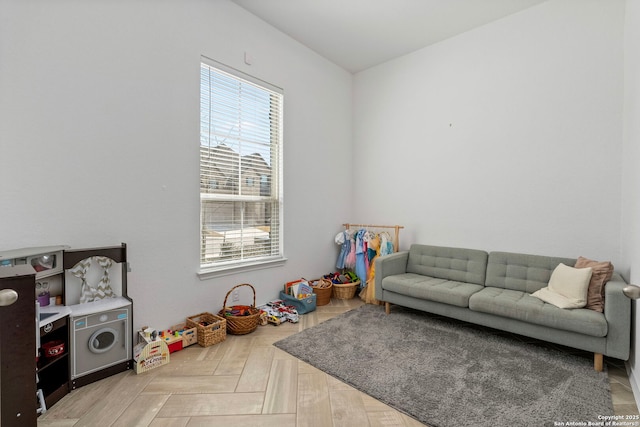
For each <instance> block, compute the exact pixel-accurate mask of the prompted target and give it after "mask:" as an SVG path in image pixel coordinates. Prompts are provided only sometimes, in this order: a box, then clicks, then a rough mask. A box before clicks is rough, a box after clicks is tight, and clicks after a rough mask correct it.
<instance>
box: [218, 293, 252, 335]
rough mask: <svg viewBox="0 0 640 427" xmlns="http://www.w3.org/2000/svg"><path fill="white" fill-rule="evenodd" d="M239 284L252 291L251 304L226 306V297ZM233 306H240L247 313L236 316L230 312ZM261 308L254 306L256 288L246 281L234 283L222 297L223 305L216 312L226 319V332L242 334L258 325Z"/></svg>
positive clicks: (249, 331)
mask: <svg viewBox="0 0 640 427" xmlns="http://www.w3.org/2000/svg"><path fill="white" fill-rule="evenodd" d="M241 286H248V287H250V288H251V290H252V291H253V304H252V305H251V306H250V307H249V306H231V307H228V306H227V298H229V295H231V293H232V292H233V290H234V289H236V288H239V287H241ZM234 307H242V308H243V309H244V310H245V311H246V312H247V313H248V314H247V315H245V316H236V315H233V314H230V312H231V311H233V309H234ZM260 313H261V310H260V309H258V308H256V290H255V288H254V287H253V286H251V285H250V284H248V283H242V284H240V285H236V286H234V287H233V288H231V290H230V291H229V292H227V295H226V296H225V297H224V305H223V307H222V310H220V312H219V313H218V314H219V315H220V316H221V317H224V318H225V319H226V321H227V332H229V333H230V334H233V335H244V334H248V333H251V332H253V331H255V330H256V328H257V327H258V322H259V320H260Z"/></svg>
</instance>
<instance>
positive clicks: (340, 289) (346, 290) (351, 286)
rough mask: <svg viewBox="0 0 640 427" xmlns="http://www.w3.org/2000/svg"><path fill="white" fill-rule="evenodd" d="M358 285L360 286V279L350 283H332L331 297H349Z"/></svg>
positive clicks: (354, 293) (353, 293) (352, 295)
mask: <svg viewBox="0 0 640 427" xmlns="http://www.w3.org/2000/svg"><path fill="white" fill-rule="evenodd" d="M358 286H360V280H356V281H355V282H351V283H342V284H340V283H334V284H333V297H334V298H336V299H351V298H353V297H354V296H355V295H356V290H358Z"/></svg>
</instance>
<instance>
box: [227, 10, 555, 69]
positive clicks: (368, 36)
mask: <svg viewBox="0 0 640 427" xmlns="http://www.w3.org/2000/svg"><path fill="white" fill-rule="evenodd" d="M232 1H233V2H234V3H236V4H238V5H240V6H241V7H243V8H244V9H246V10H248V11H249V12H251V13H253V14H254V15H256V16H258V17H259V18H261V19H262V20H264V21H266V22H268V23H269V24H271V25H272V26H274V27H276V28H278V29H279V30H280V31H282V32H284V33H285V34H288V35H289V36H290V37H292V38H293V39H295V40H297V41H299V42H300V43H302V44H304V45H305V46H307V47H309V48H311V49H312V50H314V51H316V52H317V53H319V54H320V55H322V56H324V57H325V58H327V59H329V60H331V61H333V62H334V63H336V64H338V65H340V66H341V67H343V68H345V69H347V70H349V71H351V72H353V73H356V72H358V71H362V70H364V69H367V68H369V67H372V66H374V65H377V64H380V63H382V62H385V61H388V60H390V59H393V58H396V57H398V56H401V55H404V54H407V53H409V52H413V51H415V50H417V49H420V48H422V47H425V46H428V45H430V44H433V43H436V42H438V41H440V40H443V39H446V38H449V37H452V36H454V35H456V34H460V33H462V32H465V31H468V30H470V29H472V28H475V27H478V26H481V25H484V24H486V23H488V22H491V21H495V20H496V19H500V18H502V17H504V16H507V15H510V14H512V13H515V12H518V11H520V10H523V9H526V8H528V7H531V6H533V5H536V4H538V3H542V2H544V1H546V0H232Z"/></svg>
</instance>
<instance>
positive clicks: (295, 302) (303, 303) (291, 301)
mask: <svg viewBox="0 0 640 427" xmlns="http://www.w3.org/2000/svg"><path fill="white" fill-rule="evenodd" d="M316 297H317V295H316V294H312V295H310V296H308V297H306V298H304V299H298V298H295V297H292V296H291V295H287V294H285V293H284V291H280V299H281V300H282V301H284V303H285V305H291V306H293V307H295V308H296V311H297V312H298V314H305V313H309V312H312V311H313V310H315V309H316Z"/></svg>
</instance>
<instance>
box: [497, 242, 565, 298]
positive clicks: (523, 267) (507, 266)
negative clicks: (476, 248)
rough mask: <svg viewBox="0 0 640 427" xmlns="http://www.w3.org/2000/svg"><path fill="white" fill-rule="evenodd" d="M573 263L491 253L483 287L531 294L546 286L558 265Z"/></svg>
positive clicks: (513, 254)
mask: <svg viewBox="0 0 640 427" xmlns="http://www.w3.org/2000/svg"><path fill="white" fill-rule="evenodd" d="M575 262H576V260H575V259H571V258H558V257H548V256H542V255H527V254H518V253H511V252H491V253H490V254H489V261H488V264H487V280H486V282H485V285H486V286H492V287H496V288H504V289H512V290H514V291H522V292H528V293H530V294H532V293H534V292H535V291H537V290H538V289H542V288H544V287H546V286H547V284H548V283H549V279H550V278H551V273H552V272H553V270H555V268H556V267H557V266H558V264H560V263H563V264H565V265H574V264H575Z"/></svg>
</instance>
